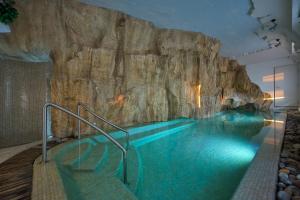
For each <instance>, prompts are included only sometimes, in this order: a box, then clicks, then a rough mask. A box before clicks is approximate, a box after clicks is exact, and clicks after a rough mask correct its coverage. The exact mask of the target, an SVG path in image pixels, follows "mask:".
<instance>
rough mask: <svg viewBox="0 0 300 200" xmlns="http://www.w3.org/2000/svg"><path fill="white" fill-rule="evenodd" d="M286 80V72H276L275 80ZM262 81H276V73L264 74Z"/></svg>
mask: <svg viewBox="0 0 300 200" xmlns="http://www.w3.org/2000/svg"><path fill="white" fill-rule="evenodd" d="M283 80H284V73H283V72H281V73H276V74H275V81H283ZM262 81H263V82H265V83H267V82H273V81H274V75H273V74H272V75H266V76H263V78H262Z"/></svg>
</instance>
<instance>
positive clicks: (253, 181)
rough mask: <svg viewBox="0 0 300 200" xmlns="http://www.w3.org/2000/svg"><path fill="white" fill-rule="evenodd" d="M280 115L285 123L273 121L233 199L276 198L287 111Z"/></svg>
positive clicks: (267, 199) (260, 199)
mask: <svg viewBox="0 0 300 200" xmlns="http://www.w3.org/2000/svg"><path fill="white" fill-rule="evenodd" d="M280 115H281V117H282V120H283V123H278V122H272V127H271V128H270V130H268V133H267V134H266V136H265V138H264V141H263V143H262V145H261V147H260V148H259V150H258V152H257V154H256V155H255V157H254V160H253V161H252V163H251V164H250V166H249V168H248V170H247V171H246V174H245V175H244V177H243V179H242V180H241V182H240V184H239V186H238V188H237V189H236V191H235V193H234V195H233V197H232V200H271V199H276V184H277V173H278V163H279V159H280V152H281V147H282V143H283V137H284V132H285V124H286V117H287V114H286V113H280ZM274 127H275V128H274Z"/></svg>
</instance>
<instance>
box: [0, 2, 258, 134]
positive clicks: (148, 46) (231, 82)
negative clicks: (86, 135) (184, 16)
mask: <svg viewBox="0 0 300 200" xmlns="http://www.w3.org/2000/svg"><path fill="white" fill-rule="evenodd" d="M17 7H18V9H19V11H20V16H19V18H18V19H17V21H16V22H15V23H14V24H13V25H12V27H11V29H12V32H11V33H10V34H7V35H6V36H4V37H2V38H0V40H1V41H0V53H1V55H2V57H6V58H19V59H23V60H27V61H47V60H52V62H53V69H52V79H51V99H52V102H54V103H57V104H60V105H63V106H66V107H68V108H70V109H71V110H73V111H75V110H76V104H77V102H79V101H81V102H84V103H87V104H88V105H90V106H91V107H92V108H94V109H95V111H97V113H100V114H101V115H102V116H104V117H106V118H107V119H109V120H111V121H113V122H115V123H117V124H119V125H121V126H129V125H133V124H138V123H145V122H152V121H164V120H168V119H173V118H176V117H181V116H183V117H206V116H209V115H211V114H213V113H214V112H217V111H220V109H221V104H222V96H223V97H224V98H231V97H236V96H239V98H240V99H241V101H240V104H244V103H247V102H255V103H259V104H261V103H262V101H263V94H262V92H261V91H260V89H259V88H258V86H256V85H254V84H253V83H251V81H250V80H249V78H248V76H247V73H246V71H245V68H244V67H243V66H240V65H239V64H238V63H237V62H235V61H230V60H228V59H226V58H222V57H220V56H219V54H218V52H219V47H220V43H219V41H217V40H216V39H213V38H210V37H207V36H205V35H203V34H201V33H192V32H185V31H179V30H167V29H159V28H156V27H155V26H153V24H151V23H150V22H147V21H143V20H139V19H136V18H133V17H130V16H128V15H125V14H123V13H120V12H116V11H111V10H107V9H102V8H98V7H93V6H88V5H85V4H82V3H79V2H77V1H68V0H52V1H46V0H26V1H18V2H17ZM199 95H200V97H199ZM75 124H76V121H75V120H73V119H71V118H68V117H66V116H65V115H64V114H62V113H58V112H53V113H52V131H53V133H54V134H55V135H56V136H60V137H63V136H69V135H72V134H73V133H74V128H75ZM85 130H86V132H89V130H88V129H85Z"/></svg>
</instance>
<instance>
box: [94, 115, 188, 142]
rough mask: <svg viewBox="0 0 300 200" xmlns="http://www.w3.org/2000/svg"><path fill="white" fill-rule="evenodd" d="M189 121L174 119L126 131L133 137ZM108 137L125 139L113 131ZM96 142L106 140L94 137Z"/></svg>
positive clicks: (101, 136) (101, 137)
mask: <svg viewBox="0 0 300 200" xmlns="http://www.w3.org/2000/svg"><path fill="white" fill-rule="evenodd" d="M189 121H191V119H187V118H182V119H175V120H171V121H166V122H157V123H154V124H149V125H144V126H140V127H134V128H128V129H127V131H128V132H129V136H130V137H132V136H134V135H137V134H140V133H146V132H149V131H154V130H159V129H161V128H168V127H169V126H173V125H176V124H180V123H184V122H189ZM110 135H111V136H112V137H113V138H115V139H120V138H125V134H124V132H122V131H115V132H111V133H110ZM94 138H95V139H96V140H97V141H98V142H100V143H103V142H107V141H108V140H107V138H105V137H104V136H103V135H101V134H100V135H98V136H95V137H94Z"/></svg>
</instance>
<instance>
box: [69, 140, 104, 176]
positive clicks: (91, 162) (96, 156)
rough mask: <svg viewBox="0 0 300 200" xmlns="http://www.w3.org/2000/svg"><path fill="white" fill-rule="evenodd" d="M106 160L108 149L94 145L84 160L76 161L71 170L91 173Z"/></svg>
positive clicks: (100, 145) (101, 145)
mask: <svg viewBox="0 0 300 200" xmlns="http://www.w3.org/2000/svg"><path fill="white" fill-rule="evenodd" d="M107 159H108V147H107V145H104V144H96V145H95V146H93V149H92V151H91V152H90V154H89V155H87V156H86V158H84V159H78V160H77V161H76V162H75V163H74V164H73V165H72V169H73V170H80V171H93V170H96V169H97V168H99V167H100V166H101V165H103V164H105V162H106V161H107Z"/></svg>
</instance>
